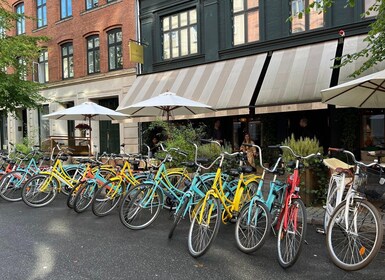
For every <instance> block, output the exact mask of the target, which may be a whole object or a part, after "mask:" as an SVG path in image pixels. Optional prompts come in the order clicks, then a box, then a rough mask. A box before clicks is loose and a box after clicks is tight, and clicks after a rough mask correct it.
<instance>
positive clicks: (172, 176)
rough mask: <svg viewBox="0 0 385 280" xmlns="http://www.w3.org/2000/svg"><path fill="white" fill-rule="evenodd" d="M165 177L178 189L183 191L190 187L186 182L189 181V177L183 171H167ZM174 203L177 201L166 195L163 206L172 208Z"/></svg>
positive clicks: (174, 205) (174, 206)
mask: <svg viewBox="0 0 385 280" xmlns="http://www.w3.org/2000/svg"><path fill="white" fill-rule="evenodd" d="M167 178H168V180H169V181H170V183H171V185H172V187H173V188H174V189H178V190H179V191H183V192H185V191H186V190H187V189H188V188H189V187H190V184H189V183H187V182H190V181H191V179H190V178H189V177H188V176H187V175H186V174H185V173H181V172H174V171H171V172H169V173H167ZM176 203H178V201H177V200H176V199H172V198H170V197H166V200H165V201H164V205H163V207H164V208H166V209H171V210H172V209H175V208H176V206H177V205H176Z"/></svg>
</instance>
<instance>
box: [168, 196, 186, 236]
mask: <svg viewBox="0 0 385 280" xmlns="http://www.w3.org/2000/svg"><path fill="white" fill-rule="evenodd" d="M189 200H190V198H189V197H188V196H185V197H184V198H183V200H182V201H181V202H180V205H181V206H180V207H179V209H178V208H177V212H175V213H174V222H173V223H172V226H171V228H170V231H169V233H168V238H172V236H173V234H174V231H175V229H176V227H177V225H178V224H179V222H180V221H181V220H182V218H183V216H184V213H185V210H186V208H187V205H188V203H189Z"/></svg>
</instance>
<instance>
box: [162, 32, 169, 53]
mask: <svg viewBox="0 0 385 280" xmlns="http://www.w3.org/2000/svg"><path fill="white" fill-rule="evenodd" d="M169 58H170V33H164V35H163V59H169Z"/></svg>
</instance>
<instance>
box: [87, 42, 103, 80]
mask: <svg viewBox="0 0 385 280" xmlns="http://www.w3.org/2000/svg"><path fill="white" fill-rule="evenodd" d="M86 39H87V74H88V75H91V74H95V73H100V38H99V35H91V36H89V37H87V38H86ZM95 39H98V45H97V46H95ZM91 40H92V42H91V43H92V48H89V44H90V41H91ZM90 54H92V66H93V67H92V68H93V71H92V72H90V66H91V64H90ZM97 58H98V62H97ZM97 66H98V69H96V68H97Z"/></svg>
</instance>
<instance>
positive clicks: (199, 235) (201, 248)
mask: <svg viewBox="0 0 385 280" xmlns="http://www.w3.org/2000/svg"><path fill="white" fill-rule="evenodd" d="M202 202H203V200H202ZM202 202H201V203H199V204H197V207H196V208H195V209H194V210H195V211H194V214H193V219H192V221H191V225H190V230H189V233H188V250H189V253H190V255H191V256H193V257H194V258H198V257H200V256H203V255H204V254H205V253H206V252H207V251H208V250H209V248H210V246H211V245H212V243H213V241H214V240H215V237H216V236H217V234H218V231H219V226H220V224H221V216H222V215H221V208H220V203H219V199H217V198H215V197H214V196H213V195H211V194H210V195H209V197H208V198H207V200H206V203H202ZM203 207H204V208H203ZM202 211H203V212H202ZM201 212H202V222H199V219H200V215H201ZM209 217H210V220H209V221H208V220H207V218H209ZM204 237H207V239H205V238H204Z"/></svg>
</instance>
